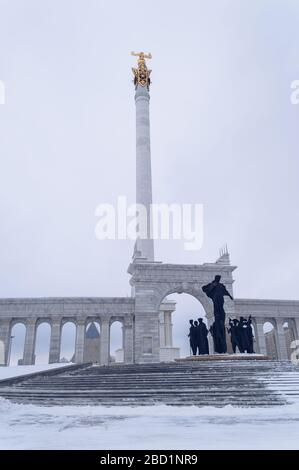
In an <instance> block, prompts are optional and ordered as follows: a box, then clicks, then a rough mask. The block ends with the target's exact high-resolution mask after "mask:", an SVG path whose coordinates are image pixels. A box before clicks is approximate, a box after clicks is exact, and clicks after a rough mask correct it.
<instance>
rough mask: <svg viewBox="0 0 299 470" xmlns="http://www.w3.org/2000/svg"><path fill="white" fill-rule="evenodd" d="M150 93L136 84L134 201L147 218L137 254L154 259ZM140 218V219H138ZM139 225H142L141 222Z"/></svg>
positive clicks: (150, 259) (144, 87)
mask: <svg viewBox="0 0 299 470" xmlns="http://www.w3.org/2000/svg"><path fill="white" fill-rule="evenodd" d="M149 100H150V95H149V91H148V89H147V87H146V86H141V85H137V87H136V93H135V103H136V203H137V205H142V207H144V208H145V212H142V213H141V212H140V213H139V217H140V216H141V218H142V219H143V220H144V221H145V218H147V222H148V223H147V225H146V227H147V231H146V232H147V233H146V237H143V238H138V237H137V239H136V245H135V250H136V252H138V254H137V256H138V257H141V258H146V259H147V260H148V261H153V260H154V241H153V238H152V230H151V223H150V214H151V204H152V173H151V144H150V119H149ZM139 220H140V219H139ZM145 222H146V221H145ZM139 225H140V226H141V225H143V224H142V222H141V223H139Z"/></svg>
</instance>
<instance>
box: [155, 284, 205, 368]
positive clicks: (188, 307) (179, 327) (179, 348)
mask: <svg viewBox="0 0 299 470" xmlns="http://www.w3.org/2000/svg"><path fill="white" fill-rule="evenodd" d="M198 318H202V319H203V322H204V323H205V325H206V326H207V328H208V319H207V315H206V311H205V309H204V307H203V305H202V304H201V302H200V301H199V300H198V298H196V297H194V296H193V295H192V294H189V293H182V294H177V293H173V294H169V295H167V297H164V299H163V300H162V302H161V304H160V309H159V323H160V324H159V328H160V360H161V361H173V360H174V359H177V358H182V357H187V356H190V355H191V354H192V351H191V348H190V341H189V338H188V334H189V328H190V323H189V320H191V319H192V320H194V321H197V319H198ZM209 336H210V334H209V335H208V338H209Z"/></svg>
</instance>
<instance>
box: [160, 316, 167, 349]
mask: <svg viewBox="0 0 299 470" xmlns="http://www.w3.org/2000/svg"><path fill="white" fill-rule="evenodd" d="M159 330H160V346H161V348H164V347H165V345H166V339H165V317H164V312H161V311H160V313H159Z"/></svg>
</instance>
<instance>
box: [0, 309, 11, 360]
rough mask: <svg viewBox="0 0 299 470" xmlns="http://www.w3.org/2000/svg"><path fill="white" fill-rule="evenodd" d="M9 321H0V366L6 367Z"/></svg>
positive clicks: (9, 343) (9, 344) (9, 342)
mask: <svg viewBox="0 0 299 470" xmlns="http://www.w3.org/2000/svg"><path fill="white" fill-rule="evenodd" d="M10 322H11V320H10V319H8V318H7V319H4V318H3V319H1V320H0V341H1V342H2V344H3V345H2V348H1V349H2V351H1V356H0V366H7V365H9V364H8V361H9V352H10V348H11V338H10V336H11V333H10Z"/></svg>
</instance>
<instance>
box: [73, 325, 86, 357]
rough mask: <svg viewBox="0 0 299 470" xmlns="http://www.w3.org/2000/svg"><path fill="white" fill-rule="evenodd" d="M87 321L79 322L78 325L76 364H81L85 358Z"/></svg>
mask: <svg viewBox="0 0 299 470" xmlns="http://www.w3.org/2000/svg"><path fill="white" fill-rule="evenodd" d="M84 341H85V320H81V319H80V320H78V321H77V324H76V344H75V362H76V363H77V364H81V363H82V362H83V357H84Z"/></svg>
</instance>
